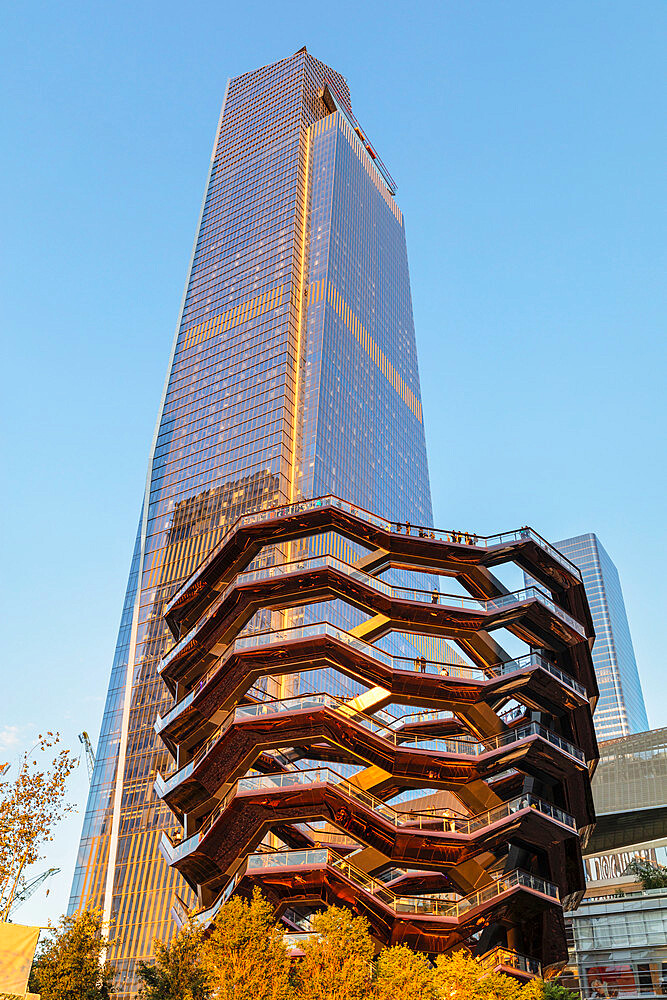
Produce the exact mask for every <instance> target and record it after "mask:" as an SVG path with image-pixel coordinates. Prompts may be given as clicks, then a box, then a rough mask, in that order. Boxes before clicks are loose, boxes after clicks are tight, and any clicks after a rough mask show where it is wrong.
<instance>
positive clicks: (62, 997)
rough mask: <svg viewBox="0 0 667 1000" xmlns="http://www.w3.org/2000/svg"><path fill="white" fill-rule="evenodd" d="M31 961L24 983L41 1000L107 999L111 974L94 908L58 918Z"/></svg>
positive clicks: (98, 914) (111, 985)
mask: <svg viewBox="0 0 667 1000" xmlns="http://www.w3.org/2000/svg"><path fill="white" fill-rule="evenodd" d="M50 933H51V937H50V938H49V939H48V940H47V941H45V942H44V943H43V944H42V945H41V947H40V949H39V952H38V955H37V958H36V959H35V961H34V962H33V966H32V970H31V972H30V980H29V982H28V990H29V991H30V992H31V993H41V995H42V1000H109V998H110V997H111V995H112V993H113V992H114V973H113V969H112V968H111V966H110V965H109V964H108V963H107V962H106V961H105V960H104V957H105V955H106V950H107V948H108V945H109V942H108V941H107V939H106V938H105V936H104V934H103V933H102V918H101V915H100V913H99V912H98V911H96V910H84V911H83V913H77V914H75V915H74V916H71V917H62V918H61V920H60V924H59V925H58V927H56V928H54V929H52V930H51V932H50Z"/></svg>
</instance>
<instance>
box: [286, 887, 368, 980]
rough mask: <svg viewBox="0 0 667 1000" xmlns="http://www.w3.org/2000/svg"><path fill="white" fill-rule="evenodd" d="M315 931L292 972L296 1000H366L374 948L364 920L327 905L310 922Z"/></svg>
mask: <svg viewBox="0 0 667 1000" xmlns="http://www.w3.org/2000/svg"><path fill="white" fill-rule="evenodd" d="M312 925H313V930H314V931H315V934H314V936H313V937H312V939H311V940H310V941H308V942H306V944H305V945H304V947H303V950H304V957H303V959H302V960H301V961H300V962H299V963H298V965H297V966H296V967H295V970H294V978H295V980H296V983H295V992H296V996H297V997H298V998H299V1000H368V998H369V997H371V996H372V995H373V993H372V990H373V984H372V979H373V953H374V951H375V947H374V945H373V941H372V938H371V936H370V933H369V926H368V921H367V920H366V919H365V917H355V916H353V915H352V914H351V913H350V911H349V910H346V909H342V908H341V907H338V906H331V907H329V909H328V910H325V911H324V912H323V913H317V914H316V915H315V916H314V917H313V920H312Z"/></svg>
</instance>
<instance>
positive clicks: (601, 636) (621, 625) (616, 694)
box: [555, 533, 648, 740]
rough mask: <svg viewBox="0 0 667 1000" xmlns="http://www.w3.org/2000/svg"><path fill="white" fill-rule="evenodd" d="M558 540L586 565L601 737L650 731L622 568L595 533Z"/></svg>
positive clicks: (576, 561)
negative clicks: (619, 567)
mask: <svg viewBox="0 0 667 1000" xmlns="http://www.w3.org/2000/svg"><path fill="white" fill-rule="evenodd" d="M555 545H556V548H557V549H559V550H560V551H561V552H562V553H563V555H564V556H567V558H568V559H570V560H571V562H573V563H574V564H575V566H578V567H579V569H580V570H581V573H582V576H583V579H584V586H585V587H586V594H587V595H588V602H589V604H590V608H591V614H592V616H593V625H594V627H595V636H596V638H595V645H594V646H593V663H594V665H595V673H596V675H597V679H598V685H599V688H600V700H599V702H598V705H597V708H596V710H595V715H594V717H593V718H594V722H595V731H596V733H597V737H598V739H599V740H611V739H615V738H616V737H618V736H627V735H628V734H630V733H643V732H646V730H647V729H648V719H647V717H646V706H645V704H644V696H643V694H642V688H641V683H640V681H639V673H638V671H637V661H636V660H635V651H634V648H633V646H632V637H631V635H630V626H629V625H628V616H627V613H626V610H625V601H624V600H623V591H622V590H621V581H620V579H619V576H618V570H617V569H616V566H615V565H614V563H613V562H612V561H611V559H610V557H609V554H608V553H607V551H606V549H605V548H604V546H603V545H602V543H601V542H600V539H599V538H598V537H597V535H594V534H593V533H589V534H586V535H576V536H575V537H573V538H566V539H564V540H563V541H562V542H556V543H555Z"/></svg>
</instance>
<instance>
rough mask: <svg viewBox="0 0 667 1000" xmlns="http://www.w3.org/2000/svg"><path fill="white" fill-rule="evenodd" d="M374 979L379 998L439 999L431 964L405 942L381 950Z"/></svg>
mask: <svg viewBox="0 0 667 1000" xmlns="http://www.w3.org/2000/svg"><path fill="white" fill-rule="evenodd" d="M375 982H376V989H377V996H378V1000H396V998H398V997H400V1000H437V996H438V994H437V993H436V991H435V983H434V980H433V967H432V966H431V963H430V962H429V960H428V959H427V958H426V956H425V955H421V954H418V953H415V952H414V951H412V949H411V948H408V947H406V946H405V945H395V946H394V947H393V948H383V949H382V951H381V952H380V954H379V956H378V960H377V965H376V980H375Z"/></svg>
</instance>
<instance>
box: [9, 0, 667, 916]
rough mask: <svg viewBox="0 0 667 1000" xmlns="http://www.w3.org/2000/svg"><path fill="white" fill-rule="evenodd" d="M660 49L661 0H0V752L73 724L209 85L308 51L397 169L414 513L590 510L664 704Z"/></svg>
mask: <svg viewBox="0 0 667 1000" xmlns="http://www.w3.org/2000/svg"><path fill="white" fill-rule="evenodd" d="M666 42H667V6H666V5H665V3H664V2H663V0H641V2H631V0H627V2H624V3H622V2H617V0H607V2H604V3H602V2H596V0H588V2H582V0H570V2H568V0H541V2H539V3H536V2H535V0H525V2H519V0H478V2H476V0H440V2H421V3H420V2H419V0H416V2H411V3H397V2H393V3H392V2H391V0H389V2H384V3H376V2H364V0H356V2H354V3H349V2H342V3H341V2H338V3H334V4H331V3H323V4H315V3H293V2H289V0H281V2H277V0H272V2H247V0H246V2H245V3H238V4H232V3H225V2H217V3H215V2H212V0H190V2H189V3H187V4H186V3H182V2H174V0H160V2H157V0H155V2H152V0H132V2H131V3H130V2H127V0H114V2H112V3H102V2H100V0H92V2H88V3H82V2H80V0H70V2H69V3H53V2H30V0H26V2H24V3H12V4H5V5H3V9H2V13H0V74H1V76H2V79H3V84H4V86H3V90H4V98H3V100H2V102H1V105H0V107H1V110H0V115H1V116H2V140H3V141H2V143H0V147H1V153H0V155H1V156H2V160H3V163H2V179H3V183H2V186H1V187H0V201H1V203H2V212H1V218H2V230H3V238H2V250H0V253H1V254H2V266H1V268H0V284H1V286H2V313H1V322H2V328H3V333H4V335H5V336H4V342H5V379H4V392H3V397H4V400H3V402H4V409H5V417H4V419H5V425H4V427H5V429H4V433H3V444H4V446H5V453H6V459H5V462H4V468H5V469H6V470H8V473H7V474H6V478H5V483H4V489H3V498H4V502H5V504H4V505H5V515H4V519H3V527H4V529H5V530H4V532H3V534H4V553H5V556H4V558H5V564H6V567H7V570H6V571H5V573H4V574H3V577H4V581H5V597H4V602H3V610H4V611H5V627H4V630H3V633H4V634H3V640H4V647H5V650H4V655H3V673H4V677H3V684H2V699H1V701H0V759H4V758H8V759H11V760H14V759H15V757H16V754H17V753H18V752H19V751H20V750H22V749H23V748H25V747H29V746H31V745H32V744H33V742H34V738H35V734H36V733H37V732H39V731H41V730H45V729H57V730H60V732H61V733H62V734H63V738H64V740H65V742H66V743H67V744H68V745H71V746H73V747H77V748H78V743H77V733H78V732H79V731H81V730H82V729H87V730H88V731H89V732H90V734H91V736H92V737H93V739H94V740H95V741H96V739H97V733H98V730H99V724H100V720H101V715H102V708H103V700H104V696H105V693H106V687H107V681H108V677H109V671H110V665H111V659H112V655H113V649H114V645H115V639H116V629H117V626H118V621H119V616H120V610H121V602H122V598H123V593H124V588H125V583H126V578H127V573H128V569H129V560H130V554H131V547H132V543H133V540H134V534H135V530H136V522H137V518H138V515H139V505H140V500H141V494H142V489H143V485H144V477H145V472H146V461H147V457H148V450H149V444H150V439H151V436H152V431H153V425H154V421H155V417H156V414H157V407H158V402H159V398H160V393H161V389H162V383H163V379H164V375H165V369H166V365H167V360H168V355H169V349H170V344H171V339H172V336H173V331H174V327H175V324H176V320H177V315H178V309H179V304H180V299H181V295H182V290H183V283H184V280H185V275H186V268H187V265H188V261H189V256H190V251H191V246H192V239H193V235H194V229H195V224H196V220H197V216H198V211H199V205H200V201H201V197H202V192H203V186H204V182H205V178H206V173H207V169H208V161H209V156H210V152H211V145H212V142H213V136H214V132H215V127H216V124H217V118H218V114H219V109H220V105H221V102H222V97H223V93H224V89H225V83H226V80H227V78H228V77H229V76H235V75H237V74H239V73H243V72H245V71H247V70H250V69H254V68H256V67H258V66H261V65H262V64H265V63H268V62H273V61H275V60H277V59H280V58H282V57H284V56H286V55H290V54H291V53H293V52H294V51H296V50H297V49H298V48H300V47H301V46H302V45H304V44H305V45H307V46H308V49H309V50H310V51H311V52H313V53H314V54H315V55H316V56H317V57H318V58H320V59H322V60H323V61H325V62H327V63H329V64H330V65H332V66H333V67H335V68H336V69H337V70H339V71H340V72H341V73H343V74H344V75H345V76H346V77H347V79H348V81H349V84H350V88H351V91H352V101H353V107H354V110H355V113H356V115H357V117H358V118H359V120H360V121H361V123H362V125H363V126H364V127H365V128H366V129H367V130H368V133H369V136H370V137H371V139H372V141H373V142H374V144H375V146H376V147H377V149H378V152H379V153H380V155H381V156H382V158H383V159H384V160H385V162H386V163H387V165H388V166H389V169H390V170H391V172H392V174H393V175H394V176H395V178H396V179H397V182H398V201H399V204H400V206H401V208H402V209H403V211H404V213H405V216H406V227H407V236H408V250H409V255H410V267H411V275H412V292H413V303H414V312H415V322H416V330H417V344H418V350H419V356H420V364H421V377H422V393H423V402H424V414H425V425H426V434H427V445H428V449H429V456H430V469H431V483H432V490H433V498H434V508H435V523H436V524H437V525H440V526H442V527H454V528H457V529H460V530H470V531H474V532H477V533H480V534H486V533H493V532H496V531H501V530H506V529H510V528H514V527H517V526H519V525H523V524H526V523H528V524H531V525H534V526H535V528H536V529H537V530H538V531H540V532H541V533H542V534H544V535H546V536H547V538H552V539H557V538H562V537H565V536H568V535H571V534H578V533H581V532H586V531H595V532H596V533H597V534H598V535H599V537H600V538H601V540H602V542H603V544H604V545H605V547H606V548H607V550H608V551H609V553H610V555H611V557H612V559H614V561H615V562H616V564H617V566H618V568H619V572H620V575H621V580H622V584H623V588H624V592H625V597H626V602H627V606H628V613H629V618H630V626H631V629H632V634H633V638H634V643H635V649H636V653H637V660H638V663H639V669H640V674H641V678H642V682H643V685H644V691H645V694H646V701H647V705H648V713H649V719H650V722H651V724H652V725H653V726H663V725H667V694H666V692H665V680H664V677H665V665H664V634H663V633H664V627H665V626H664V607H665V604H666V603H667V594H666V588H665V572H664V566H665V564H666V563H667V552H666V551H665V549H666V546H665V502H664V496H665V493H664V486H665V424H666V420H665V256H666V254H665V198H664V192H665V173H664V166H665V120H666V117H665V110H666V109H665V103H666V102H665V90H666V87H665V59H664V55H665V48H666ZM388 513H391V512H388ZM86 792H87V776H86V773H85V767H81V768H80V769H79V772H78V774H77V775H76V777H75V780H74V781H73V782H72V789H71V794H72V797H73V798H74V799H75V800H76V801H77V802H78V803H79V806H80V812H79V814H78V815H77V816H76V817H74V818H73V819H72V820H69V821H67V823H66V824H65V825H64V826H63V828H62V830H61V832H60V834H59V835H58V837H57V839H56V841H55V843H54V844H53V845H52V848H51V850H50V851H49V856H48V860H47V862H46V863H45V864H44V865H43V867H47V866H49V865H58V866H60V867H61V868H62V869H63V871H62V874H61V875H60V876H58V878H57V879H55V880H53V881H52V883H51V893H50V895H49V897H48V899H46V900H45V895H44V892H43V891H42V892H40V893H38V894H36V895H35V896H34V897H33V900H32V901H31V902H30V903H27V904H26V905H25V906H24V907H23V909H22V910H20V911H17V914H16V918H17V919H19V918H21V919H23V920H25V921H28V922H29V921H34V922H36V923H44V922H45V921H46V919H47V918H48V917H49V916H51V917H55V916H57V915H58V914H59V913H60V912H62V910H63V909H64V908H65V906H66V902H67V896H68V893H69V884H70V879H71V874H72V869H73V865H74V858H75V853H76V848H77V845H78V838H79V831H80V826H81V820H82V811H83V807H84V805H85V795H86Z"/></svg>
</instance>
